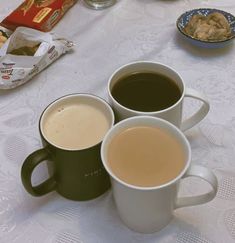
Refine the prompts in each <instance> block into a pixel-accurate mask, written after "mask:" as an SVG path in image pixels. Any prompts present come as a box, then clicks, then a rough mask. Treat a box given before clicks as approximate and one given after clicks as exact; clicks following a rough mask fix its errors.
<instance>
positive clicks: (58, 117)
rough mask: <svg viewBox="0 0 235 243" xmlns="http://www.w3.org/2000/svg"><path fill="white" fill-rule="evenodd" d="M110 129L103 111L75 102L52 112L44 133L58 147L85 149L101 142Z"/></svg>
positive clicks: (44, 127)
mask: <svg viewBox="0 0 235 243" xmlns="http://www.w3.org/2000/svg"><path fill="white" fill-rule="evenodd" d="M109 127H110V124H109V120H108V119H107V117H106V116H105V114H104V112H102V110H101V109H98V108H97V107H94V106H92V105H90V104H86V103H85V102H77V101H76V102H75V101H74V102H71V103H68V104H66V105H61V106H60V107H58V108H57V109H55V110H54V111H53V112H51V113H50V114H49V115H48V116H47V118H46V119H45V121H44V126H43V132H44V134H45V137H46V138H47V139H48V140H49V141H50V142H51V143H53V144H55V145H56V146H59V147H62V148H64V149H84V148H88V147H91V146H93V145H95V144H97V143H99V142H101V141H102V139H103V138H104V135H105V133H106V132H107V131H108V129H109Z"/></svg>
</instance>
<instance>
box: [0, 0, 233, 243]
mask: <svg viewBox="0 0 235 243" xmlns="http://www.w3.org/2000/svg"><path fill="white" fill-rule="evenodd" d="M19 3H21V0H10V1H9V0H0V18H1V19H3V18H4V17H5V16H6V15H7V14H8V13H10V12H11V11H12V10H13V9H15V7H16V6H17V5H19ZM199 7H215V8H219V9H222V10H225V11H228V12H231V13H233V14H235V2H234V0H199V1H195V0H177V1H176V0H175V1H174V0H119V1H118V3H117V4H116V5H115V6H113V7H111V8H109V9H106V10H103V11H94V10H91V9H88V8H86V7H85V6H84V5H83V4H82V2H79V3H77V4H76V5H75V6H74V7H73V8H72V9H71V10H69V12H68V13H67V14H66V16H64V18H63V19H62V20H61V21H60V22H59V24H58V25H57V26H56V27H55V28H54V29H53V31H54V32H57V33H60V34H61V35H64V36H65V37H67V38H69V39H71V40H73V41H74V42H75V43H76V46H75V48H74V51H73V52H72V53H70V54H67V55H65V56H63V57H62V58H60V59H59V60H58V61H56V62H55V63H54V64H53V65H51V66H50V67H49V68H47V69H46V70H44V71H43V72H42V73H41V74H39V75H37V76H36V77H35V78H33V79H32V80H31V81H30V82H28V83H27V84H25V85H23V86H21V87H19V88H17V89H14V90H10V91H0V242H1V243H10V242H17V243H18V242H23V243H44V242H53V243H75V242H76V243H81V242H84V243H99V242H100V243H119V242H120V243H131V242H141V243H142V242H146V243H150V242H151V243H152V242H167V243H168V242H176V243H196V242H200V243H212V242H213V243H215V242H216V243H223V242H226V243H229V242H234V241H235V108H234V107H235V47H234V46H233V45H231V46H228V47H226V48H224V49H217V50H205V49H200V48H196V47H192V46H191V45H190V44H188V43H186V42H185V41H184V40H182V39H181V37H180V36H179V35H178V34H177V30H176V27H175V22H176V19H177V17H178V16H179V15H180V14H181V13H182V12H184V11H186V10H189V9H193V8H199ZM136 60H153V61H157V62H162V63H164V64H167V65H169V66H171V67H173V68H175V69H176V70H177V71H178V72H179V73H180V74H181V76H182V77H183V79H184V80H185V83H186V85H187V86H188V87H193V88H195V89H197V90H199V91H203V92H204V93H205V94H206V95H207V97H208V99H209V101H210V103H211V110H210V113H209V114H208V116H207V117H206V119H204V120H203V122H201V123H200V124H199V125H198V126H196V127H195V128H193V129H191V130H190V131H188V132H187V133H186V135H187V137H188V139H189V141H190V144H191V147H192V157H193V162H192V163H195V164H201V165H204V166H207V167H209V168H211V169H212V170H213V171H214V172H215V174H216V175H217V177H218V180H219V191H218V194H217V196H216V198H215V199H214V200H213V201H211V202H209V203H207V204H204V205H201V206H195V207H188V208H182V209H178V210H176V211H175V217H174V219H173V221H172V222H171V223H170V224H169V225H168V226H167V227H166V228H164V229H163V230H162V231H160V232H158V233H155V234H150V235H144V234H139V233H136V232H133V231H131V230H129V229H128V228H126V227H125V226H124V225H123V224H122V222H121V221H120V219H119V217H118V214H117V212H116V209H115V205H114V202H113V199H112V192H111V191H109V192H107V193H106V194H104V195H103V196H101V197H99V198H98V199H95V200H92V201H88V202H73V201H69V200H66V199H64V198H62V197H61V196H59V195H58V194H56V193H51V194H48V195H46V196H44V197H40V198H35V197H32V196H30V195H29V194H28V193H26V191H25V190H24V188H23V186H22V184H21V180H20V169H21V166H22V163H23V161H24V159H25V158H26V156H27V155H28V154H30V153H31V152H32V151H34V150H36V149H38V148H40V147H41V141H40V137H39V131H38V119H39V116H40V114H41V112H42V111H43V109H44V108H45V106H47V105H48V103H50V102H51V101H53V100H55V99H56V98H58V97H60V96H63V95H65V94H70V93H75V92H86V93H87V92H88V93H93V94H96V95H99V96H101V97H103V98H105V99H107V80H108V78H109V76H110V75H111V74H112V73H113V72H114V70H115V69H117V68H118V67H119V66H120V65H123V64H126V63H128V62H131V61H136ZM197 106H198V104H197V103H196V102H195V103H194V102H191V101H190V100H187V101H186V102H185V113H186V114H190V112H191V111H192V110H194V109H195V108H197ZM46 177H47V172H46V166H45V164H43V165H41V166H39V168H38V169H37V171H36V172H35V173H34V175H33V180H34V182H35V183H38V182H40V181H42V180H43V179H45V178H46ZM207 190H208V188H207V185H206V184H205V183H203V182H202V181H200V180H198V179H187V180H185V181H184V182H183V183H182V189H181V191H180V194H186V195H192V194H196V193H200V192H205V191H207Z"/></svg>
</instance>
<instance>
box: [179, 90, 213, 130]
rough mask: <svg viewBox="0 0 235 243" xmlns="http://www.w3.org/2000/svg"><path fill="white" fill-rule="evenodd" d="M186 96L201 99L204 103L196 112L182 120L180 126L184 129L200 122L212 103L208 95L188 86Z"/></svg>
mask: <svg viewBox="0 0 235 243" xmlns="http://www.w3.org/2000/svg"><path fill="white" fill-rule="evenodd" d="M185 97H190V98H193V99H197V100H200V101H202V102H203V104H202V106H201V107H200V109H199V110H198V111H197V112H196V113H194V114H193V115H192V116H191V117H189V118H187V119H186V120H185V121H183V122H182V124H181V127H180V128H181V130H182V131H185V130H187V129H189V128H191V127H193V126H194V125H196V124H197V123H199V122H200V121H201V120H202V119H203V118H204V117H205V116H206V115H207V113H208V112H209V109H210V105H209V102H208V100H207V99H206V97H205V96H204V95H203V94H201V93H200V92H198V91H196V90H194V89H191V88H186V91H185Z"/></svg>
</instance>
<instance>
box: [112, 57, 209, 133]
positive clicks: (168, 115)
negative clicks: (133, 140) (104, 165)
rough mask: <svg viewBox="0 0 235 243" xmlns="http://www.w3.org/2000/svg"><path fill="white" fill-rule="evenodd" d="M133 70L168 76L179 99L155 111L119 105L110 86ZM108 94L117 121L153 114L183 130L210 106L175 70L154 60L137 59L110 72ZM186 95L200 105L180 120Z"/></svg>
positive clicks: (199, 117) (201, 115)
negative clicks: (177, 88)
mask: <svg viewBox="0 0 235 243" xmlns="http://www.w3.org/2000/svg"><path fill="white" fill-rule="evenodd" d="M135 72H153V73H159V74H162V75H164V76H167V77H169V78H170V79H172V80H173V81H174V82H175V83H176V85H177V86H178V87H179V89H180V91H181V97H180V99H179V100H178V101H177V102H176V103H175V104H174V105H172V106H170V107H168V108H166V109H164V110H160V111H155V112H142V111H136V110H132V109H129V108H127V107H125V106H123V105H121V104H120V103H118V102H117V101H116V100H115V98H114V97H113V96H112V88H113V86H114V85H115V84H116V83H117V82H118V81H119V80H120V79H121V78H122V77H124V76H127V75H128V74H132V73H135ZM108 94H109V103H110V104H111V106H112V107H113V109H114V112H115V114H116V118H117V120H118V121H120V120H123V119H125V118H128V117H132V116H141V115H146V116H155V117H160V118H163V119H165V120H167V121H169V122H171V123H172V124H174V125H176V126H177V127H179V128H180V129H181V130H182V131H185V130H187V129H189V128H191V127H193V126H194V125H196V124H198V123H199V122H200V121H201V120H202V119H203V118H204V117H205V116H206V115H207V113H208V112H209V108H210V106H209V102H208V101H207V99H206V97H205V96H204V95H203V94H201V93H200V92H198V91H196V90H194V89H191V88H186V87H185V84H184V82H183V79H182V78H181V77H180V75H179V74H178V73H177V72H176V71H175V70H173V69H172V68H170V67H168V66H166V65H163V64H160V63H156V62H148V61H139V62H133V63H129V64H127V65H124V66H122V67H120V68H119V69H117V70H116V71H115V72H114V73H113V74H112V76H111V77H110V79H109V82H108ZM130 96H131V94H130ZM186 97H190V98H193V99H196V100H199V101H201V102H202V106H201V107H200V109H199V110H198V111H196V112H195V113H194V114H193V115H192V116H191V117H189V118H187V119H186V120H185V121H182V110H183V100H184V98H186Z"/></svg>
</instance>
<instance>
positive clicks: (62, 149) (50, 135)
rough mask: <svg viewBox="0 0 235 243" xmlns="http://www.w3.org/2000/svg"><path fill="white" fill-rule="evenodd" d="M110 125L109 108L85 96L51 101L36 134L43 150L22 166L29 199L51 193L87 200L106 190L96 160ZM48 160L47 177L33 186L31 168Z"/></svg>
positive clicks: (107, 183) (104, 175)
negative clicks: (31, 196) (38, 134)
mask: <svg viewBox="0 0 235 243" xmlns="http://www.w3.org/2000/svg"><path fill="white" fill-rule="evenodd" d="M113 124H114V114H113V111H112V109H111V107H110V106H109V105H108V103H106V102H105V101H104V100H102V99H101V98H99V97H97V96H94V95H89V94H72V95H67V96H64V97H61V98H59V99H58V100H55V101H54V102H52V103H51V104H50V105H49V106H48V107H47V108H46V109H45V110H44V111H43V113H42V115H41V117H40V121H39V131H40V135H41V138H42V143H43V148H42V149H39V150H37V151H35V152H33V153H32V154H30V155H29V156H28V157H27V158H26V160H25V161H24V163H23V166H22V170H21V178H22V182H23V185H24V187H25V189H26V190H27V191H28V192H29V193H30V194H32V195H33V196H42V195H44V194H46V193H48V192H51V191H54V190H55V191H57V192H58V193H59V194H60V195H62V196H64V197H66V198H68V199H72V200H89V199H92V198H95V197H97V196H99V195H101V194H102V193H104V192H105V191H106V190H107V189H108V188H109V187H110V181H109V177H108V175H107V173H106V171H105V170H104V167H103V165H102V162H101V157H100V146H101V142H102V140H103V137H104V136H105V134H106V133H107V131H108V130H109V129H110V128H111V127H112V126H113ZM44 160H47V161H49V162H50V163H48V164H47V165H48V171H49V174H50V178H49V179H48V180H46V181H44V182H43V183H41V184H39V185H37V186H33V185H32V182H31V176H32V173H33V171H34V169H35V167H36V166H37V165H38V164H40V163H41V162H43V161H44Z"/></svg>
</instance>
